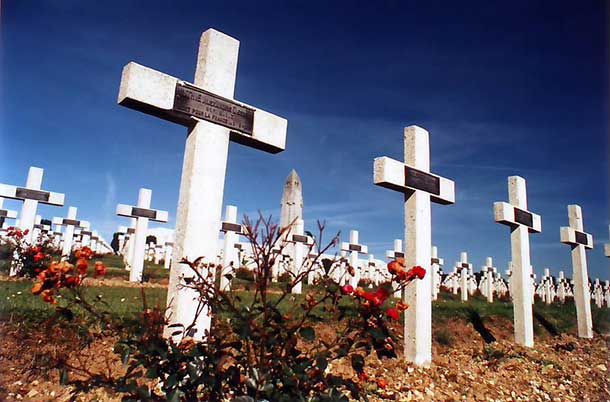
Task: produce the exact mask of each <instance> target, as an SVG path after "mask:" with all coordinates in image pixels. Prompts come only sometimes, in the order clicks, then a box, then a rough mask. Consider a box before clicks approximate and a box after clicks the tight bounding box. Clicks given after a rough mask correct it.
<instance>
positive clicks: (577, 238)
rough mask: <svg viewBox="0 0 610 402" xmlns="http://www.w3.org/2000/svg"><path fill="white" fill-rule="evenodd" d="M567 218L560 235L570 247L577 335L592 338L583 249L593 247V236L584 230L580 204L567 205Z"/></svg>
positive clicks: (587, 277) (589, 299)
mask: <svg viewBox="0 0 610 402" xmlns="http://www.w3.org/2000/svg"><path fill="white" fill-rule="evenodd" d="M568 220H569V224H570V226H568V227H562V228H561V230H560V237H561V242H562V243H565V244H569V245H570V246H571V247H572V269H573V274H572V279H573V280H574V303H575V304H576V319H577V322H578V336H579V337H581V338H592V337H593V321H592V320H591V293H590V291H589V274H588V272H587V255H586V254H585V250H586V249H592V248H593V236H591V235H590V234H588V233H585V232H584V229H583V218H582V209H581V208H580V206H578V205H568Z"/></svg>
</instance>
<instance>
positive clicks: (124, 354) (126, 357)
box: [121, 346, 130, 364]
mask: <svg viewBox="0 0 610 402" xmlns="http://www.w3.org/2000/svg"><path fill="white" fill-rule="evenodd" d="M129 352H130V350H129V346H126V347H125V349H123V351H122V352H121V362H122V363H123V364H127V362H128V361H129Z"/></svg>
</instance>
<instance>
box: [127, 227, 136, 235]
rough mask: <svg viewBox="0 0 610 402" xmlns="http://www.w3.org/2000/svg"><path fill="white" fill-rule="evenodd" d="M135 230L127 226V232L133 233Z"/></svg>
mask: <svg viewBox="0 0 610 402" xmlns="http://www.w3.org/2000/svg"><path fill="white" fill-rule="evenodd" d="M135 232H136V229H135V228H127V234H134V233H135Z"/></svg>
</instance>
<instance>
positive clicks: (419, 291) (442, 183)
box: [373, 126, 455, 366]
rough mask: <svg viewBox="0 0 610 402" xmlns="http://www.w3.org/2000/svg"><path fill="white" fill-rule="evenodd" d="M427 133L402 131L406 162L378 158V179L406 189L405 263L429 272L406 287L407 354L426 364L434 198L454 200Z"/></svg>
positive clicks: (429, 341) (413, 129) (429, 349)
mask: <svg viewBox="0 0 610 402" xmlns="http://www.w3.org/2000/svg"><path fill="white" fill-rule="evenodd" d="M428 137H429V136H428V132H427V131H426V130H424V129H423V128H421V127H417V126H410V127H406V128H405V130H404V157H405V158H404V160H405V163H401V162H399V161H396V160H393V159H390V158H388V157H381V158H376V159H375V162H374V167H373V169H374V183H375V184H376V185H379V186H382V187H386V188H389V189H391V190H395V191H399V192H401V193H404V195H405V202H404V210H405V216H404V218H405V247H406V248H405V263H406V266H407V267H409V268H410V267H413V266H415V265H419V266H421V267H423V268H424V269H425V270H426V272H427V274H426V276H425V277H424V278H423V279H421V280H416V281H415V282H413V283H412V284H411V285H410V286H409V287H408V288H407V289H406V291H405V292H404V298H405V302H406V303H407V304H408V305H409V306H410V307H409V308H408V309H407V310H405V331H404V333H405V337H404V345H405V358H406V359H407V360H409V361H412V362H414V363H415V364H418V365H424V366H427V365H429V364H430V362H431V360H432V304H431V303H432V301H431V289H430V284H431V279H430V274H429V272H430V261H431V256H430V252H431V248H432V223H431V218H430V201H432V202H436V203H440V204H452V203H454V202H455V189H454V183H453V181H451V180H448V179H445V178H444V177H440V176H437V175H434V174H431V173H430V145H429V138H428Z"/></svg>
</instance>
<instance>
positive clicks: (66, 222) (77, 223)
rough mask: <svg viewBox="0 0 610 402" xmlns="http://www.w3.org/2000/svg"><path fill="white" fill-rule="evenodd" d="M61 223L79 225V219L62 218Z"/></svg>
mask: <svg viewBox="0 0 610 402" xmlns="http://www.w3.org/2000/svg"><path fill="white" fill-rule="evenodd" d="M63 224H64V225H66V226H68V225H70V226H80V221H77V220H74V219H64V220H63Z"/></svg>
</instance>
